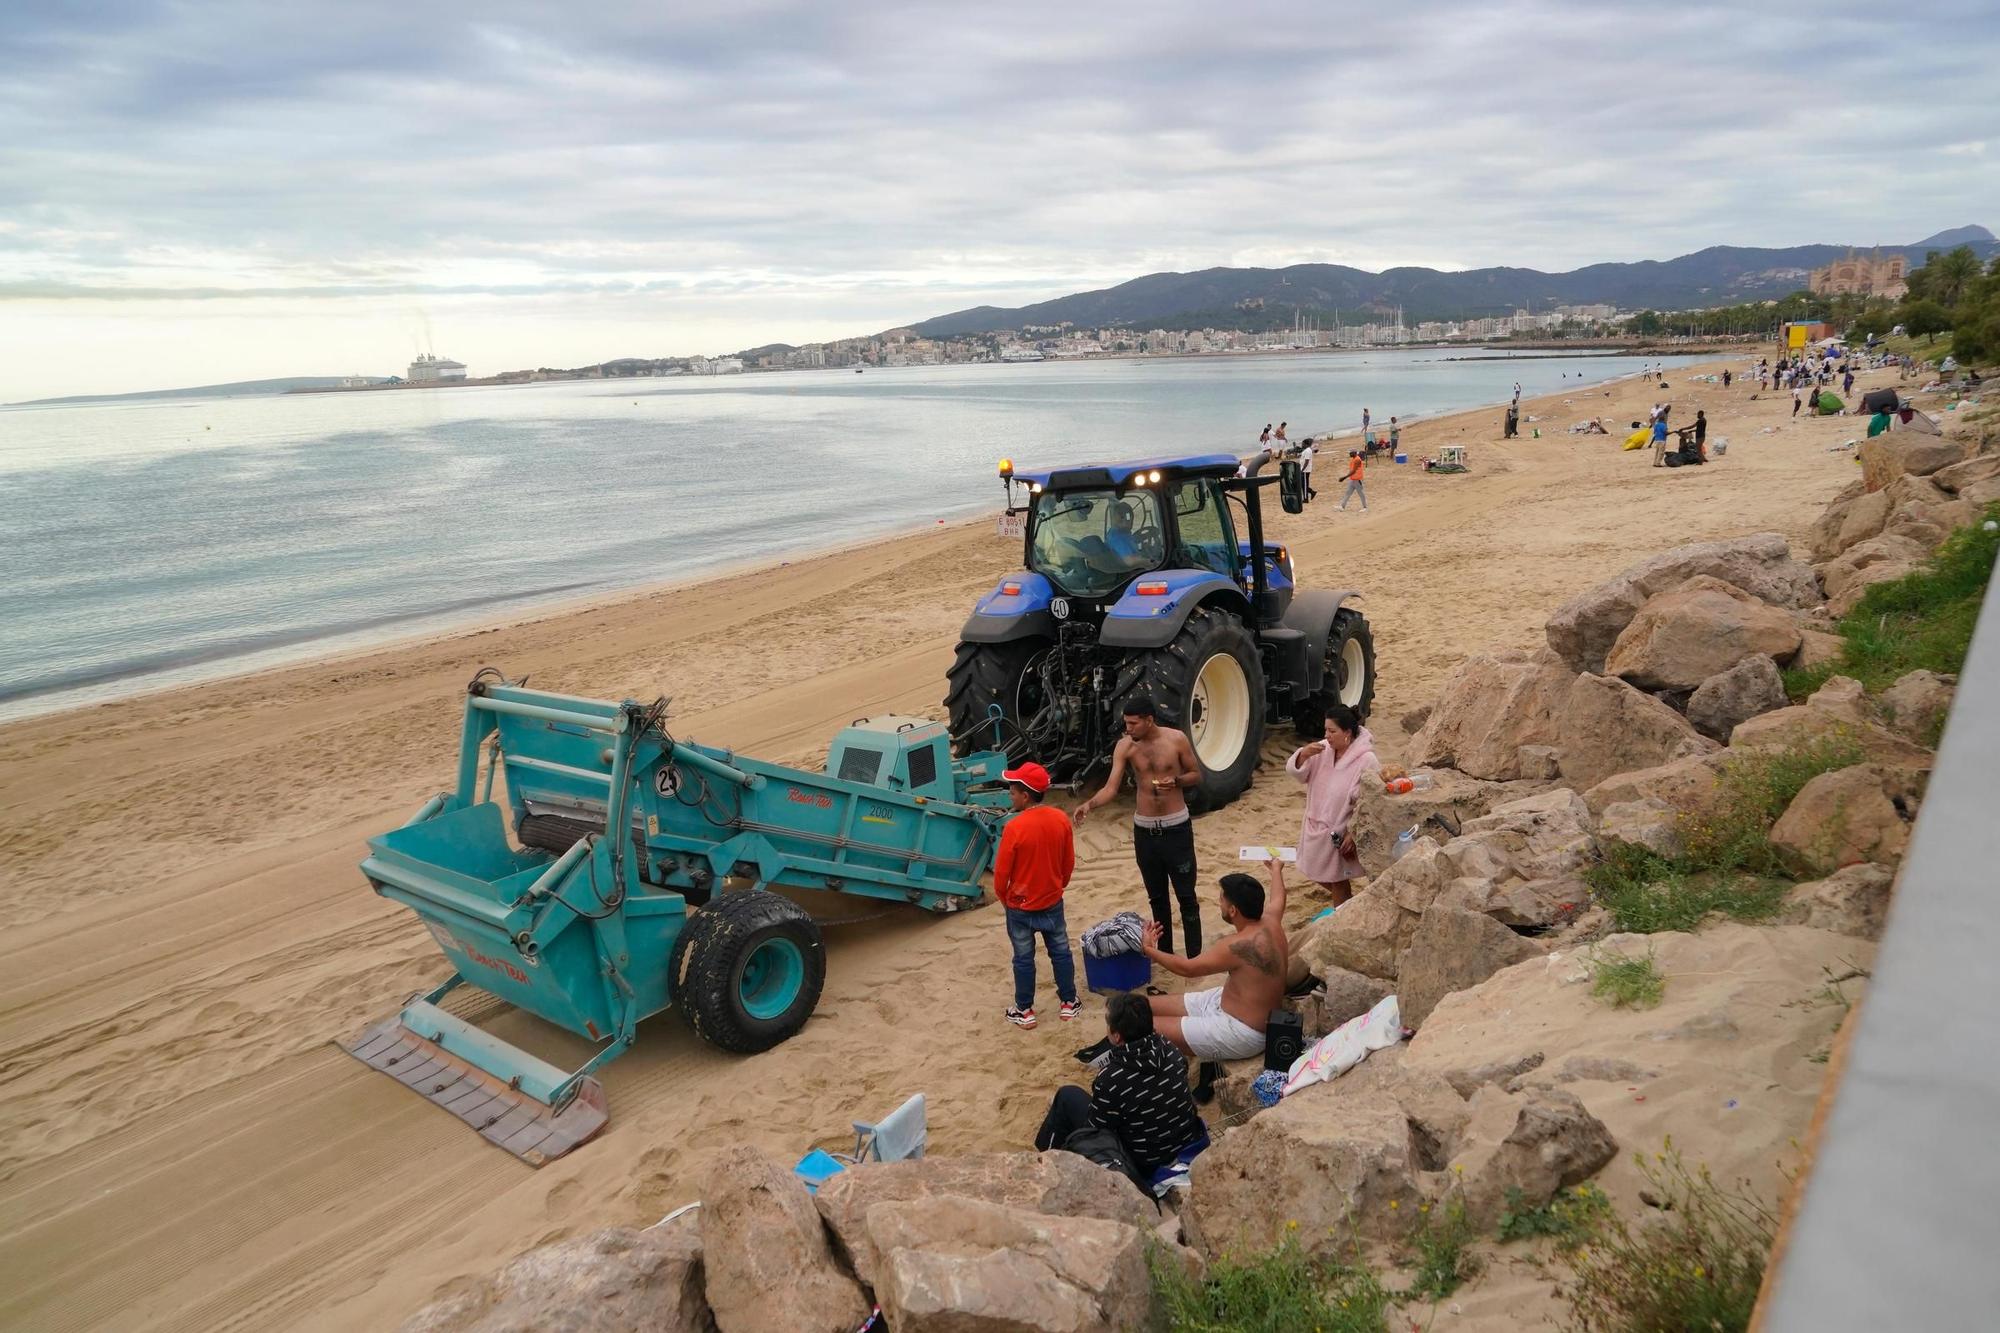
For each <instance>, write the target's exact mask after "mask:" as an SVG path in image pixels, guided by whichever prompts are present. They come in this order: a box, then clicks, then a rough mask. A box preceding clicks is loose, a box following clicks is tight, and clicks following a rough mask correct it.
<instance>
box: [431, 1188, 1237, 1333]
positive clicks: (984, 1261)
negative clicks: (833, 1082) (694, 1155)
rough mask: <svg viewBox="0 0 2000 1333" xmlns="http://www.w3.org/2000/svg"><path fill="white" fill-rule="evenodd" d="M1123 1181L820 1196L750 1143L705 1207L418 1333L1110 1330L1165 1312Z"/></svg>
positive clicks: (481, 1286) (600, 1244) (707, 1194)
mask: <svg viewBox="0 0 2000 1333" xmlns="http://www.w3.org/2000/svg"><path fill="white" fill-rule="evenodd" d="M1158 1220H1159V1213H1158V1210H1157V1208H1156V1207H1155V1206H1154V1204H1153V1203H1152V1201H1150V1200H1149V1199H1147V1198H1145V1197H1144V1196H1143V1195H1141V1194H1140V1193H1139V1191H1138V1190H1136V1189H1135V1188H1133V1186H1132V1184H1131V1183H1130V1182H1129V1181H1127V1180H1125V1179H1124V1178H1123V1177H1122V1176H1117V1175H1113V1174H1112V1173H1110V1172H1108V1171H1105V1170H1103V1169H1102V1168H1100V1167H1098V1166H1096V1165H1095V1164H1093V1163H1091V1162H1089V1161H1087V1160H1085V1159H1084V1158H1082V1157H1078V1156H1075V1155H1073V1154H1070V1153H1063V1152H1052V1153H1032V1152H1022V1153H989V1154H983V1155H975V1156H967V1157H951V1158H928V1159H924V1160H921V1161H914V1162H891V1163H874V1164H869V1165H863V1166H859V1167H854V1168H851V1169H850V1170H848V1171H846V1172H844V1173H842V1174H841V1175H839V1176H837V1177H835V1178H834V1179H833V1180H832V1181H830V1182H828V1183H827V1184H826V1185H824V1186H822V1187H821V1190H820V1193H819V1194H818V1195H817V1196H814V1195H812V1194H810V1193H808V1192H807V1190H806V1187H805V1186H804V1185H803V1184H802V1183H800V1181H799V1180H798V1179H797V1178H796V1177H794V1176H793V1175H792V1174H791V1172H789V1171H787V1170H785V1169H784V1168H783V1167H781V1166H779V1165H778V1164H777V1163H775V1162H772V1161H771V1160H769V1159H768V1158H766V1157H764V1156H762V1155H761V1154H759V1153H757V1152H756V1151H754V1150H752V1149H750V1148H736V1149H733V1150H731V1151H730V1152H728V1153H725V1154H724V1155H723V1156H722V1157H721V1158H720V1159H719V1160H718V1161H717V1162H716V1163H715V1165H714V1166H713V1167H712V1168H711V1170H710V1172H709V1174H708V1176H707V1178H706V1179H705V1181H704V1182H703V1186H702V1203H701V1206H700V1208H699V1209H698V1210H696V1211H695V1212H692V1213H689V1214H686V1215H684V1216H682V1217H678V1218H676V1219H674V1220H673V1221H671V1222H668V1223H665V1224H663V1225H660V1226H657V1227H653V1228H649V1229H647V1230H643V1231H639V1230H630V1229H624V1228H614V1229H611V1230H607V1231H601V1232H597V1233H594V1234H592V1235H589V1236H586V1237H583V1238H581V1239H579V1240H574V1241H565V1242H562V1243H560V1244H556V1245H550V1246H544V1247H543V1248H541V1249H537V1250H531V1251H529V1252H528V1253H527V1254H524V1255H522V1256H521V1257H519V1258H517V1259H515V1260H514V1261H512V1262H511V1263H509V1264H508V1265H507V1266H506V1267H504V1268H502V1269H501V1270H500V1271H499V1272H498V1273H497V1274H496V1275H495V1276H494V1277H493V1278H491V1279H488V1280H485V1281H483V1282H480V1283H478V1284H475V1285H474V1286H473V1287H472V1288H471V1289H468V1290H462V1291H457V1292H454V1293H452V1294H450V1295H449V1296H446V1297H444V1298H442V1299H440V1300H439V1301H437V1302H435V1303H433V1304H432V1305H430V1306H427V1307H426V1308H425V1309H423V1310H422V1311H419V1312H418V1313H417V1315H416V1316H414V1317H413V1318H412V1319H411V1320H410V1321H409V1322H408V1323H406V1324H405V1325H404V1329H405V1333H502V1331H503V1330H514V1329H524V1328H561V1329H566V1330H573V1331H575V1333H596V1331H599V1330H601V1331H602V1333H612V1331H613V1330H628V1329H634V1328H648V1329H658V1330H662V1331H663V1333H709V1331H710V1330H719V1333H766V1330H770V1329H780V1328H782V1329H788V1330H824V1331H825V1333H853V1330H855V1329H858V1328H860V1327H861V1326H862V1325H863V1323H864V1322H865V1321H866V1320H867V1319H868V1317H869V1315H870V1312H871V1311H872V1310H873V1308H874V1307H875V1306H877V1305H879V1306H880V1307H881V1310H882V1312H883V1316H884V1318H885V1320H886V1321H887V1324H888V1327H889V1328H891V1329H894V1330H896V1331H897V1333H945V1331H946V1330H963V1329H975V1328H976V1329H980V1330H993V1333H1013V1331H1018V1333H1030V1331H1031V1330H1060V1331H1061V1333H1113V1331H1114V1330H1125V1329H1133V1328H1143V1327H1146V1326H1147V1325H1148V1323H1149V1322H1150V1321H1151V1319H1152V1317H1153V1309H1152V1305H1153V1288H1152V1282H1151V1278H1150V1275H1149V1271H1148V1268H1147V1253H1148V1249H1149V1248H1151V1247H1157V1248H1158V1250H1159V1251H1160V1252H1161V1253H1164V1254H1166V1255H1168V1256H1170V1260H1178V1261H1179V1262H1182V1263H1186V1264H1188V1265H1190V1266H1195V1267H1198V1260H1196V1259H1195V1257H1194V1256H1193V1255H1192V1254H1191V1253H1189V1252H1187V1251H1185V1250H1182V1249H1180V1247H1178V1246H1176V1245H1174V1244H1173V1243H1171V1242H1169V1241H1165V1240H1162V1239H1160V1238H1159V1237H1158V1236H1157V1235H1156V1234H1155V1231H1154V1228H1155V1226H1156V1225H1157V1223H1158Z"/></svg>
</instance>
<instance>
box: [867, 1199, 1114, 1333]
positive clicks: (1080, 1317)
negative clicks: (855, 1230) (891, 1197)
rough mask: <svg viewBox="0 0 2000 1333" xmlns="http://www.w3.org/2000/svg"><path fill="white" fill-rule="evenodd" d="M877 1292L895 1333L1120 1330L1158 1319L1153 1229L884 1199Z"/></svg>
mask: <svg viewBox="0 0 2000 1333" xmlns="http://www.w3.org/2000/svg"><path fill="white" fill-rule="evenodd" d="M867 1228H868V1236H869V1239H870V1241H871V1242H872V1243H873V1245H874V1247H875V1249H876V1251H877V1252H878V1253H880V1254H882V1255H883V1256H884V1258H883V1263H882V1267H881V1270H880V1276H879V1278H878V1280H877V1283H876V1288H875V1294H876V1297H877V1299H879V1300H880V1301H881V1303H882V1312H883V1313H884V1314H885V1315H886V1316H887V1317H888V1322H889V1326H890V1327H891V1328H893V1329H896V1330H897V1333H966V1331H968V1330H978V1333H1038V1331H1039V1330H1044V1329H1050V1330H1058V1331H1059V1333H1117V1330H1122V1329H1131V1328H1143V1327H1145V1326H1146V1325H1147V1323H1148V1321H1149V1320H1150V1319H1151V1317H1152V1285H1151V1280H1150V1278H1149V1276H1148V1274H1147V1271H1146V1238H1147V1235H1148V1234H1149V1233H1148V1231H1146V1230H1142V1229H1141V1228H1139V1227H1136V1226H1132V1225H1130V1224H1129V1223H1125V1222H1107V1221H1105V1220H1103V1219H1102V1218H1095V1217H1051V1216H1049V1215H1047V1214H1044V1213H1040V1212H1036V1211H1034V1210H1031V1209H1024V1208H1010V1207H1008V1206H1007V1205H1005V1204H996V1203H990V1202H987V1201H986V1200H983V1199H965V1198H947V1197H937V1196H934V1197H931V1198H923V1199H910V1200H905V1201H902V1202H893V1203H881V1204H877V1205H876V1206H874V1207H873V1208H870V1209H869V1210H868V1216H867Z"/></svg>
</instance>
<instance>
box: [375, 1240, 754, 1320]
mask: <svg viewBox="0 0 2000 1333" xmlns="http://www.w3.org/2000/svg"><path fill="white" fill-rule="evenodd" d="M633 1328H646V1329H657V1330H659V1333H713V1330H714V1329H715V1321H714V1319H713V1318H712V1317H711V1316H710V1314H709V1309H708V1298H707V1297H706V1296H705V1295H704V1294H703V1288H702V1264H701V1240H700V1237H699V1235H698V1233H697V1231H696V1228H695V1226H694V1224H693V1222H692V1219H690V1220H689V1221H688V1223H686V1224H684V1225H673V1226H664V1227H654V1228H650V1229H648V1230H645V1231H634V1230H631V1229H629V1228H626V1227H611V1228H609V1229H607V1230H604V1231H596V1232H592V1233H591V1234H590V1235H588V1236H584V1237H581V1238H580V1239H577V1240H566V1241H561V1242H559V1243H557V1244H554V1245H544V1246H542V1247H541V1248H540V1249H535V1250H529V1251H528V1252H527V1253H526V1254H523V1255H521V1256H520V1257H519V1258H517V1259H515V1260H513V1261H512V1262H511V1263H509V1264H508V1265H507V1266H506V1267H504V1268H502V1269H501V1270H500V1271H499V1272H498V1273H495V1274H494V1275H493V1276H492V1277H490V1278H487V1279H484V1280H483V1281H480V1282H479V1283H477V1284H476V1285H474V1286H473V1287H472V1288H471V1289H469V1290H465V1291H460V1292H458V1293H457V1294H455V1295H452V1296H449V1297H446V1298H445V1299H443V1300H440V1301H436V1302H434V1303H432V1304H430V1305H427V1306H425V1307H424V1308H423V1309H422V1310H419V1311H418V1312H417V1313H416V1314H415V1315H413V1316H412V1317H411V1318H410V1319H409V1321H408V1322H407V1323H405V1324H404V1325H403V1330H402V1333H517V1331H518V1330H523V1329H562V1330H564V1333H624V1331H625V1330H626V1329H633Z"/></svg>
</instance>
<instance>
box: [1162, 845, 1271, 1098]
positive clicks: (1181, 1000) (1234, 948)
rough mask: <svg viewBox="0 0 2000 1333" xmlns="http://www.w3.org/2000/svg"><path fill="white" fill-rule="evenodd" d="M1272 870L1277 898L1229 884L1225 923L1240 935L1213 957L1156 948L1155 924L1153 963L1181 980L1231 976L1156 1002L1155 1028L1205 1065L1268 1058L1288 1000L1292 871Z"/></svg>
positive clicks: (1234, 879)
mask: <svg viewBox="0 0 2000 1333" xmlns="http://www.w3.org/2000/svg"><path fill="white" fill-rule="evenodd" d="M1266 864H1267V865H1269V866H1270V868H1271V894H1270V897H1269V898H1266V897H1265V896H1264V886H1263V885H1262V884H1259V883H1258V882H1257V881H1256V879H1255V878H1253V877H1252V876H1249V875H1245V874H1240V873H1239V874H1231V875H1224V876H1223V877H1222V919H1223V921H1225V922H1227V923H1228V924H1229V925H1231V926H1234V927H1235V928H1236V933H1235V934H1233V935H1228V936H1225V937H1224V938H1223V939H1221V940H1219V941H1217V942H1216V944H1215V947H1213V948H1211V949H1210V950H1209V951H1208V952H1207V953H1204V954H1201V955H1199V956H1197V957H1193V958H1176V957H1174V956H1173V955H1172V954H1170V953H1163V952H1162V951H1161V950H1160V949H1158V948H1157V947H1155V946H1156V945H1157V944H1158V943H1159V939H1160V923H1159V922H1157V921H1148V922H1147V923H1146V928H1145V931H1144V932H1143V935H1142V939H1143V941H1144V946H1145V953H1146V957H1148V958H1150V959H1152V960H1153V961H1154V962H1155V963H1158V964H1159V965H1160V966H1161V967H1164V968H1166V969H1167V971H1169V972H1172V973H1173V974H1174V975H1175V976H1181V977H1208V976H1214V975H1215V974H1216V973H1218V972H1221V973H1225V974H1227V980H1225V981H1224V982H1223V983H1222V984H1221V985H1220V986H1217V987H1215V988H1213V989H1211V990H1198V991H1189V992H1187V993H1186V994H1184V995H1155V996H1153V997H1152V999H1151V1003H1152V1006H1153V1024H1154V1027H1155V1028H1156V1029H1157V1030H1158V1031H1159V1033H1160V1035H1161V1036H1163V1037H1165V1038H1166V1039H1167V1040H1168V1041H1170V1042H1172V1043H1173V1044H1174V1045H1176V1046H1178V1047H1180V1048H1181V1049H1182V1050H1184V1051H1186V1052H1187V1053H1188V1054H1189V1055H1192V1056H1194V1057H1195V1058H1196V1059H1199V1060H1247V1059H1248V1058H1250V1057H1251V1056H1253V1055H1262V1054H1263V1053H1264V1028H1265V1025H1266V1024H1267V1023H1269V1021H1270V1017H1271V1010H1273V1009H1275V1008H1276V1007H1277V1006H1278V1002H1279V1001H1280V1000H1282V999H1283V998H1284V996H1285V964H1286V961H1287V958H1288V955H1289V952H1290V948H1289V946H1288V945H1287V944H1286V942H1285V871H1284V867H1283V866H1282V865H1281V864H1280V863H1279V862H1277V861H1270V862H1267V863H1266Z"/></svg>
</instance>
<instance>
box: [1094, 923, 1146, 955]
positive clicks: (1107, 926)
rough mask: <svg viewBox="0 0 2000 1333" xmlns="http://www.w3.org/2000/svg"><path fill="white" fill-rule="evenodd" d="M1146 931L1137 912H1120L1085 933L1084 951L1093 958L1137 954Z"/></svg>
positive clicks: (1144, 924)
mask: <svg viewBox="0 0 2000 1333" xmlns="http://www.w3.org/2000/svg"><path fill="white" fill-rule="evenodd" d="M1145 929H1146V923H1145V921H1144V920H1143V919H1142V918H1141V917H1140V916H1139V914H1138V913H1137V912H1120V913H1119V914H1118V915H1117V916H1114V917H1112V918H1111V919H1110V920H1108V921H1100V922H1098V923H1097V924H1096V925H1094V926H1092V927H1091V928H1090V929H1088V930H1086V931H1084V932H1083V951H1084V952H1085V953H1087V954H1089V955H1090V956H1091V957H1092V958H1116V957H1118V956H1119V955H1121V954H1128V953H1137V952H1139V946H1140V942H1141V940H1143V938H1144V934H1145Z"/></svg>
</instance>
